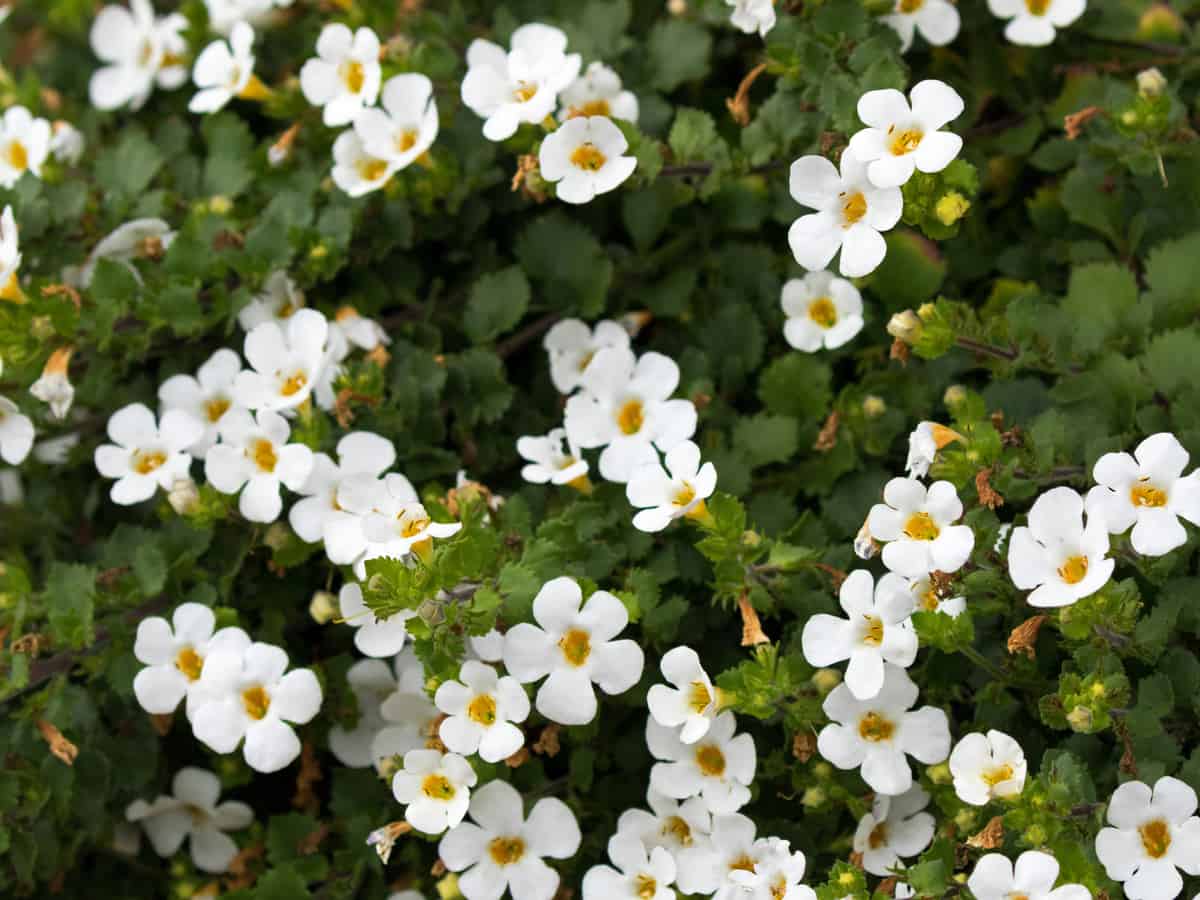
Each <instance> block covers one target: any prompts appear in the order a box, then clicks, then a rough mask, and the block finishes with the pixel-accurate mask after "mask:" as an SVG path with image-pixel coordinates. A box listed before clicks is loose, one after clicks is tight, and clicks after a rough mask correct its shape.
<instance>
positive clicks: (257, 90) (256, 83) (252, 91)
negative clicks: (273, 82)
mask: <svg viewBox="0 0 1200 900" xmlns="http://www.w3.org/2000/svg"><path fill="white" fill-rule="evenodd" d="M272 93H273V92H272V91H271V89H270V88H269V87H267V86H266V85H265V84H264V83H263V80H262V79H261V78H259V77H258V76H257V75H251V76H250V80H249V81H247V82H246V86H245V87H244V88H242V89H241V90H240V91H238V96H239V97H241V98H242V99H243V100H266V99H267V98H268V97H270V96H271V94H272Z"/></svg>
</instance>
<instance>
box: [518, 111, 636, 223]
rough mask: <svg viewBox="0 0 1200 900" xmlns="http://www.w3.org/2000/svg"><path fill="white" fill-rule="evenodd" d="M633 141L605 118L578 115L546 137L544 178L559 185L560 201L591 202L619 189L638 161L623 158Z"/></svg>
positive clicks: (542, 152)
mask: <svg viewBox="0 0 1200 900" xmlns="http://www.w3.org/2000/svg"><path fill="white" fill-rule="evenodd" d="M628 149H629V141H627V140H625V135H624V134H622V133H621V129H620V128H618V127H617V126H616V125H614V124H613V123H612V120H611V119H608V118H605V117H604V116H577V117H575V118H573V119H569V120H567V121H566V122H564V123H563V124H562V125H560V126H559V127H558V128H557V129H556V130H555V131H554V132H552V133H551V134H548V135H546V139H545V140H544V141H542V146H541V149H540V150H539V151H538V166H539V168H540V170H541V174H542V178H544V179H545V180H546V181H548V182H550V183H552V184H554V185H555V193H556V195H557V196H558V199H559V200H562V201H564V202H566V203H588V202H590V201H591V200H592V199H593V198H594V197H596V195H598V194H607V193H608V192H609V191H613V190H616V189H617V188H618V187H619V186H620V185H621V183H622V182H624V181H625V179H627V178H628V177H629V176H630V175H632V174H633V170H634V169H636V168H637V159H635V158H634V157H632V156H625V155H623V154H624V153H625V151H626V150H628Z"/></svg>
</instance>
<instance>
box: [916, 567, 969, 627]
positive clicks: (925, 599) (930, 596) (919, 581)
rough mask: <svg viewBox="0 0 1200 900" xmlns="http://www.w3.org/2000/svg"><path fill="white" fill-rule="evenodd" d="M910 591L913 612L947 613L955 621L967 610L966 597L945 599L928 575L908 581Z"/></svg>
mask: <svg viewBox="0 0 1200 900" xmlns="http://www.w3.org/2000/svg"><path fill="white" fill-rule="evenodd" d="M908 591H909V594H910V595H911V596H912V603H913V611H914V612H916V611H918V610H920V611H922V612H939V613H945V614H946V615H948V616H949V617H950V618H952V619H954V618H957V617H958V616H960V615H962V613H963V610H965V609H966V608H967V598H966V597H946V598H945V599H943V598H942V597H941V596H940V595H939V594H938V590H937V588H936V587H935V586H934V584H933V581H932V580H931V579H930V578H929V576H928V575H922V576H921V577H919V578H910V579H909V580H908Z"/></svg>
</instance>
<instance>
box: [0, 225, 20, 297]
mask: <svg viewBox="0 0 1200 900" xmlns="http://www.w3.org/2000/svg"><path fill="white" fill-rule="evenodd" d="M20 268H21V249H20V233H19V231H18V229H17V220H16V218H15V217H14V216H13V211H12V207H11V206H7V205H6V206H5V207H4V212H3V213H2V214H0V300H8V301H9V302H11V303H24V302H25V294H24V292H22V290H21V283H20V282H19V281H18V280H17V270H18V269H20Z"/></svg>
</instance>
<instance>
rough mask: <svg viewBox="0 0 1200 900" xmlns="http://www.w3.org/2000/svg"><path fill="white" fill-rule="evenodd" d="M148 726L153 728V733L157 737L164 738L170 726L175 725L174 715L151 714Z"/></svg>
mask: <svg viewBox="0 0 1200 900" xmlns="http://www.w3.org/2000/svg"><path fill="white" fill-rule="evenodd" d="M150 724H151V725H153V726H154V733H155V734H157V735H158V736H159V737H166V736H167V735H168V734H169V733H170V731H171V726H172V725H174V724H175V714H174V713H152V714H151V716H150Z"/></svg>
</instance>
